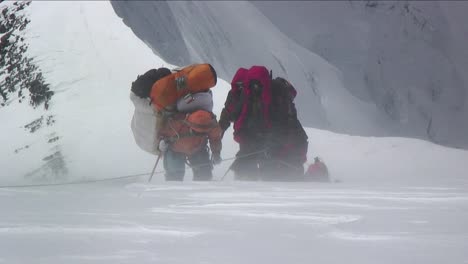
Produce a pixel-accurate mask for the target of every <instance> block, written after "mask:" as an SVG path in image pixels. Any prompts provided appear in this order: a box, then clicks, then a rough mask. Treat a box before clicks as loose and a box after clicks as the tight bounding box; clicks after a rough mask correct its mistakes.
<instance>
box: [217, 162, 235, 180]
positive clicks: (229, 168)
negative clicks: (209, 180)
mask: <svg viewBox="0 0 468 264" xmlns="http://www.w3.org/2000/svg"><path fill="white" fill-rule="evenodd" d="M234 162H235V160H234V161H233V162H232V163H231V165H229V167H228V169H227V170H226V172H225V173H224V175H223V177H221V180H220V181H224V178H225V177H226V175H227V174H228V172H229V171H230V170H231V167H232V165H234Z"/></svg>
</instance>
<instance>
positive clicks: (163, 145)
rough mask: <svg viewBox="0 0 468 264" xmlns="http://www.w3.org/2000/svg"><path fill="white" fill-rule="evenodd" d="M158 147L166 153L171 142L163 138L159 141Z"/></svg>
mask: <svg viewBox="0 0 468 264" xmlns="http://www.w3.org/2000/svg"><path fill="white" fill-rule="evenodd" d="M158 149H159V151H161V153H164V152H166V151H167V150H168V149H169V144H167V142H166V141H165V140H161V141H159V146H158Z"/></svg>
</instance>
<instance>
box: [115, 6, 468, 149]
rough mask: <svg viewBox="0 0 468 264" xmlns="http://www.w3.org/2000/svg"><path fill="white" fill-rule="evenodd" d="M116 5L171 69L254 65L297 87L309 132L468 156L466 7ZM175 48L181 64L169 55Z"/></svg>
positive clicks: (226, 70)
mask: <svg viewBox="0 0 468 264" xmlns="http://www.w3.org/2000/svg"><path fill="white" fill-rule="evenodd" d="M442 2H443V1H442ZM112 4H113V7H114V9H115V10H116V13H117V14H118V15H119V16H121V17H122V18H123V20H124V22H125V23H126V24H127V25H128V26H129V27H131V28H132V29H133V31H134V32H135V33H136V35H137V36H138V37H139V38H141V39H143V40H144V41H145V42H146V43H147V44H148V45H149V46H150V47H151V48H152V49H153V50H155V52H156V53H157V54H159V55H160V56H161V57H162V58H164V59H166V60H167V61H169V62H180V61H182V62H184V63H188V62H192V61H198V60H206V61H211V62H213V64H214V65H215V66H216V67H217V68H218V69H220V72H221V76H222V78H224V79H227V80H229V79H230V78H232V75H233V73H234V72H235V70H236V69H237V68H238V67H241V66H246V65H252V64H264V65H268V66H269V67H271V68H273V71H274V72H276V73H277V74H278V75H283V76H286V77H288V78H289V79H290V80H291V82H292V83H293V84H294V85H295V86H296V87H297V88H299V90H300V92H301V93H302V95H304V96H303V97H301V98H299V100H298V105H299V112H300V114H301V118H302V121H303V122H304V123H305V124H306V125H308V126H313V127H316V128H326V129H331V130H334V131H345V132H347V133H354V134H356V133H357V134H361V135H377V136H382V135H385V136H388V135H394V136H411V137H418V138H423V139H428V140H431V141H433V142H437V143H439V144H444V145H450V146H456V147H466V146H468V137H467V136H466V135H468V133H467V131H468V123H467V122H466V118H467V116H468V108H467V107H466V101H467V99H468V95H467V92H466V90H467V84H468V82H467V80H466V77H464V74H463V72H465V71H466V70H467V68H466V63H468V57H467V56H466V55H465V54H466V51H465V48H464V44H463V43H465V42H466V39H465V37H463V36H465V34H463V33H464V32H465V31H466V26H464V25H466V24H467V23H466V18H465V17H464V16H462V15H459V16H458V17H457V18H454V17H453V16H451V14H452V13H455V12H459V13H460V14H462V13H463V12H462V11H459V10H465V9H466V8H467V5H466V4H465V3H463V2H459V3H453V4H452V3H445V2H444V3H439V2H436V1H430V2H428V1H426V2H425V1H414V2H411V1H385V2H382V1H380V2H379V1H363V2H352V1H342V2H340V1H338V2H333V3H328V2H320V1H310V2H307V1H306V2H302V1H253V2H229V1H220V2H213V1H205V2H202V1H197V2H193V3H192V2H191V3H187V2H167V3H166V2H144V1H136V2H122V1H115V2H112ZM257 8H258V9H257ZM463 8H465V9H463ZM155 10H157V14H159V13H161V14H164V16H158V15H156V14H155ZM240 14H242V15H240ZM168 28H172V29H175V32H178V33H177V34H179V33H180V32H182V33H181V34H182V36H183V37H182V39H181V38H173V36H172V35H162V34H159V35H155V34H156V33H159V32H163V31H164V30H167V29H168ZM154 32H156V33H154ZM182 42H183V43H182ZM171 44H174V47H173V48H174V49H177V50H180V56H174V55H173V53H168V52H165V51H166V48H167V46H170V45H171ZM285 47H287V48H285ZM312 52H313V53H312ZM314 53H316V54H319V55H320V56H321V57H323V58H325V59H326V60H327V61H328V62H329V63H331V64H332V65H333V66H332V68H333V67H337V68H338V69H339V71H340V72H341V73H337V76H335V77H333V78H330V76H328V77H327V78H325V79H327V80H333V79H338V80H339V82H340V84H339V85H335V84H330V83H328V82H325V81H323V79H324V78H322V73H321V72H320V70H319V69H318V68H323V67H326V66H324V65H327V64H328V63H326V62H324V61H323V60H321V59H318V58H317V56H316V55H315V54H314ZM328 93H331V95H330V94H328ZM312 98H313V99H312ZM344 113H346V114H344Z"/></svg>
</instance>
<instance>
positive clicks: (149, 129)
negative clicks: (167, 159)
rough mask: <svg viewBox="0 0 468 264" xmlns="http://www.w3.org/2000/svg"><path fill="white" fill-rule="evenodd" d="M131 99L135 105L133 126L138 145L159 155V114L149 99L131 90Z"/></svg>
mask: <svg viewBox="0 0 468 264" xmlns="http://www.w3.org/2000/svg"><path fill="white" fill-rule="evenodd" d="M130 100H132V102H133V105H134V106H135V111H134V112H133V117H132V123H131V128H132V132H133V137H134V138H135V142H136V143H137V145H138V146H139V147H140V148H141V149H143V150H144V151H146V152H149V153H151V154H154V155H158V148H157V146H158V143H159V140H158V138H157V131H158V127H157V126H158V125H159V124H160V122H158V118H160V117H158V115H157V114H156V110H154V109H153V107H152V106H151V105H150V101H149V99H146V98H145V99H143V98H140V97H138V96H136V95H135V94H134V93H133V92H130Z"/></svg>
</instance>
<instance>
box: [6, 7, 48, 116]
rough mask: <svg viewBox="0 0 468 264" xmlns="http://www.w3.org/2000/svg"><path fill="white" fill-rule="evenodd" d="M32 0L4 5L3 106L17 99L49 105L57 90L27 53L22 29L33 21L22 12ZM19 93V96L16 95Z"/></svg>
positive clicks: (33, 103)
mask: <svg viewBox="0 0 468 264" xmlns="http://www.w3.org/2000/svg"><path fill="white" fill-rule="evenodd" d="M30 4H31V2H15V3H13V4H12V5H11V6H7V7H4V8H3V9H2V10H1V15H0V34H3V35H2V36H1V39H0V55H1V60H0V80H1V81H0V105H1V107H4V106H6V105H8V104H10V103H11V102H12V101H13V100H15V99H16V97H17V98H18V101H19V102H23V101H25V100H27V101H29V104H30V105H31V106H32V107H34V108H36V107H38V106H40V105H44V107H45V109H48V108H49V101H50V99H51V98H52V96H53V94H54V92H53V91H51V90H50V88H49V85H48V84H47V83H46V81H45V79H44V77H43V75H42V73H41V71H40V70H39V68H38V67H37V66H36V65H35V64H34V61H33V58H29V57H27V56H26V51H27V49H28V44H27V43H26V42H25V39H24V38H23V37H22V32H23V31H24V30H25V29H26V28H27V26H28V24H29V22H31V21H30V20H29V19H28V18H27V17H26V16H25V15H24V14H22V13H21V12H20V11H21V10H23V9H25V8H27V6H29V5H30ZM15 95H16V96H15Z"/></svg>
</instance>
